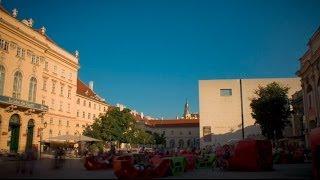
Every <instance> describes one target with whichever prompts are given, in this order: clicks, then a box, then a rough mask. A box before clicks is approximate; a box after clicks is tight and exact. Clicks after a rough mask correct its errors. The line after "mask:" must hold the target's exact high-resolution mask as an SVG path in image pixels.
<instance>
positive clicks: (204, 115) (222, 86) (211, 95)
mask: <svg viewBox="0 0 320 180" xmlns="http://www.w3.org/2000/svg"><path fill="white" fill-rule="evenodd" d="M272 82H278V83H279V84H281V85H284V86H288V87H290V90H289V94H288V97H291V96H292V94H294V93H295V92H296V91H298V90H300V89H301V84H300V78H265V79H242V80H241V86H240V79H230V80H200V81H199V110H200V145H201V146H202V147H203V146H205V145H212V144H215V143H224V142H227V141H228V140H231V139H242V133H241V123H242V117H241V114H242V111H241V93H240V87H242V107H243V121H244V127H247V128H245V133H244V134H245V137H247V136H251V135H258V134H261V133H260V129H259V127H257V126H252V125H254V122H255V120H254V119H253V118H252V116H251V112H252V110H251V108H250V103H251V99H252V98H253V97H254V91H255V90H256V89H257V88H258V87H259V86H266V85H267V84H269V83H272ZM249 126H250V128H249Z"/></svg>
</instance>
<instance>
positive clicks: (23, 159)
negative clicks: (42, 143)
mask: <svg viewBox="0 0 320 180" xmlns="http://www.w3.org/2000/svg"><path fill="white" fill-rule="evenodd" d="M17 158H18V161H17V168H16V172H17V174H30V175H32V174H33V173H34V164H35V161H36V160H37V159H38V149H37V147H36V146H32V147H28V148H26V151H25V152H24V153H21V154H17Z"/></svg>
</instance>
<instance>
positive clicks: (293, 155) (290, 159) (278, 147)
mask: <svg viewBox="0 0 320 180" xmlns="http://www.w3.org/2000/svg"><path fill="white" fill-rule="evenodd" d="M308 159H310V151H309V150H308V149H307V148H305V146H304V145H301V144H298V143H289V142H280V143H276V144H274V145H273V160H274V163H303V162H305V161H307V160H308Z"/></svg>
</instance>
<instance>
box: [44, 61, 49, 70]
mask: <svg viewBox="0 0 320 180" xmlns="http://www.w3.org/2000/svg"><path fill="white" fill-rule="evenodd" d="M44 70H46V71H48V70H49V63H48V61H45V62H44Z"/></svg>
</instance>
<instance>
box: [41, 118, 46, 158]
mask: <svg viewBox="0 0 320 180" xmlns="http://www.w3.org/2000/svg"><path fill="white" fill-rule="evenodd" d="M45 128H47V122H44V123H43V128H41V132H40V151H39V159H41V150H42V136H43V130H44V129H45Z"/></svg>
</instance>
